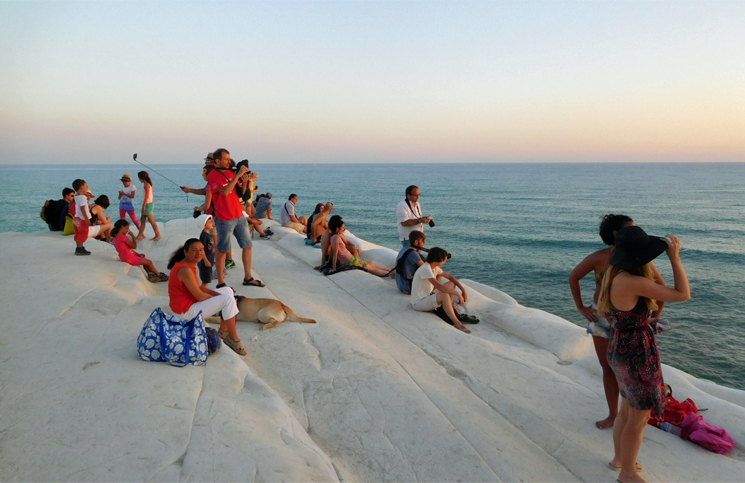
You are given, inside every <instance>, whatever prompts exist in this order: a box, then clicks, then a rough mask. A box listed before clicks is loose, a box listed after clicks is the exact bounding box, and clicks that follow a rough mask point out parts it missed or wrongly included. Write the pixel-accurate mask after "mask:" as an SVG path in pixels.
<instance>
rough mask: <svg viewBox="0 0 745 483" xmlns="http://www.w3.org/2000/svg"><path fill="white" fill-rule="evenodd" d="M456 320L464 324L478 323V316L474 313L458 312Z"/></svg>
mask: <svg viewBox="0 0 745 483" xmlns="http://www.w3.org/2000/svg"><path fill="white" fill-rule="evenodd" d="M458 320H459V321H461V322H463V323H464V324H478V323H479V318H478V317H476V316H475V315H468V314H458Z"/></svg>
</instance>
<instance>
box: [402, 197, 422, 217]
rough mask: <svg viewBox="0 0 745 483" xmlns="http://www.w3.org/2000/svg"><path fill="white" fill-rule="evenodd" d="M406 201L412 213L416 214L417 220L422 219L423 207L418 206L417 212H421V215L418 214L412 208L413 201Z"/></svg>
mask: <svg viewBox="0 0 745 483" xmlns="http://www.w3.org/2000/svg"><path fill="white" fill-rule="evenodd" d="M404 201H405V202H406V204H407V205H409V209H410V210H411V212H412V213H414V214H415V215H416V217H417V218H421V217H422V207H421V206H419V205H417V208H418V210H417V211H419V213H417V212H416V211H414V208H413V207H412V206H411V201H409V198H404Z"/></svg>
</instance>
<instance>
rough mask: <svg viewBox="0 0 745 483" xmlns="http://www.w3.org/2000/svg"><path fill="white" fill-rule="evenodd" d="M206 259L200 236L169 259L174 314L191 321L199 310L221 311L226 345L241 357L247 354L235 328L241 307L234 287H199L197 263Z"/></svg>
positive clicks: (220, 331)
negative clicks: (212, 288) (236, 317)
mask: <svg viewBox="0 0 745 483" xmlns="http://www.w3.org/2000/svg"><path fill="white" fill-rule="evenodd" d="M203 258H204V245H202V242H200V241H199V240H198V239H196V238H190V239H189V240H186V243H184V246H182V247H180V248H178V249H177V250H176V251H175V252H174V253H173V255H172V256H171V259H170V260H169V262H168V269H169V270H171V274H170V276H169V278H168V297H169V299H170V301H169V305H170V307H171V310H172V311H173V315H175V316H176V317H178V318H179V319H181V320H191V319H193V318H194V317H196V316H197V315H198V314H199V312H202V314H203V315H204V316H205V317H210V316H212V315H215V314H220V330H219V331H218V332H219V334H220V338H221V339H222V340H223V342H225V345H227V346H228V347H230V348H231V349H232V350H233V351H234V352H235V353H237V354H238V355H241V356H245V355H246V349H244V348H243V345H242V344H241V340H240V339H239V338H238V332H236V330H235V316H236V315H238V306H237V305H236V303H235V297H234V296H233V289H231V288H230V287H222V288H217V289H215V290H210V289H208V288H203V287H200V286H199V279H198V278H197V264H198V263H199V261H200V260H202V259H203Z"/></svg>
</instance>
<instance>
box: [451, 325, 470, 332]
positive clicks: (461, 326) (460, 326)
mask: <svg viewBox="0 0 745 483" xmlns="http://www.w3.org/2000/svg"><path fill="white" fill-rule="evenodd" d="M455 328H456V329H458V330H460V331H461V332H465V333H466V334H470V333H471V331H470V330H468V328H467V327H466V326H465V325H463V324H460V325H456V326H455Z"/></svg>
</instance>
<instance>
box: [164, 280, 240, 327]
mask: <svg viewBox="0 0 745 483" xmlns="http://www.w3.org/2000/svg"><path fill="white" fill-rule="evenodd" d="M215 292H220V294H221V295H218V296H216V297H211V298H208V299H207V300H202V301H201V302H196V303H194V304H192V306H191V307H189V310H187V311H186V312H184V313H183V314H173V315H175V316H176V317H178V318H179V319H181V320H191V319H193V318H194V317H196V316H197V314H198V313H199V311H200V310H201V311H202V316H204V317H211V316H213V315H215V314H217V313H219V312H220V311H222V318H223V320H226V319H230V318H232V317H235V316H236V315H238V306H237V305H236V303H235V296H234V294H233V289H232V288H230V287H220V288H216V289H215Z"/></svg>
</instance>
